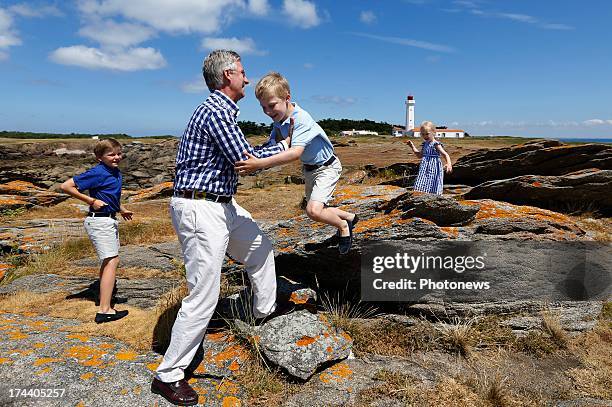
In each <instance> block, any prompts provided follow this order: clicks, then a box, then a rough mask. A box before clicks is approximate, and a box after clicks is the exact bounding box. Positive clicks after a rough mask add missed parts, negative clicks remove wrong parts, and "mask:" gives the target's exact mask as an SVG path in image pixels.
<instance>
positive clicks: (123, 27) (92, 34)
mask: <svg viewBox="0 0 612 407" xmlns="http://www.w3.org/2000/svg"><path fill="white" fill-rule="evenodd" d="M79 34H80V35H82V36H83V37H86V38H89V39H92V40H94V41H97V42H99V43H100V44H103V45H107V46H119V47H130V46H133V45H137V44H140V43H141V42H144V41H146V40H148V39H150V38H151V37H153V36H154V35H155V32H154V31H153V30H152V29H151V28H149V27H144V26H142V25H139V24H131V23H116V22H114V21H111V20H107V21H99V22H96V23H93V24H90V25H86V26H84V27H83V28H81V29H80V30H79Z"/></svg>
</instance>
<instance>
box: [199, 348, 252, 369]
mask: <svg viewBox="0 0 612 407" xmlns="http://www.w3.org/2000/svg"><path fill="white" fill-rule="evenodd" d="M208 355H209V360H211V361H212V362H213V363H215V364H216V365H217V366H218V367H223V366H224V365H225V362H227V361H230V360H231V361H232V362H235V361H236V360H237V359H238V360H245V359H246V358H247V355H248V353H247V351H246V349H245V348H244V347H242V346H241V345H238V344H235V345H231V346H229V347H227V348H226V349H224V350H222V351H221V352H219V353H217V354H215V355H210V353H208ZM230 364H231V363H230ZM230 370H231V369H230Z"/></svg>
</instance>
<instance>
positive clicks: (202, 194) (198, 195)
mask: <svg viewBox="0 0 612 407" xmlns="http://www.w3.org/2000/svg"><path fill="white" fill-rule="evenodd" d="M174 196H178V197H180V198H187V199H205V200H207V201H211V202H221V203H228V202H231V200H232V197H231V196H225V195H217V194H213V193H211V192H206V191H195V190H193V191H177V192H175V193H174Z"/></svg>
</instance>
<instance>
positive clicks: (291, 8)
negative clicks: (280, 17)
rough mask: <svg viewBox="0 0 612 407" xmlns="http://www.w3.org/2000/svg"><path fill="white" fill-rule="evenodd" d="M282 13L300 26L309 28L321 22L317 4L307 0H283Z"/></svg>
mask: <svg viewBox="0 0 612 407" xmlns="http://www.w3.org/2000/svg"><path fill="white" fill-rule="evenodd" d="M283 13H284V14H285V15H286V16H287V17H288V18H289V20H290V21H291V22H292V23H293V24H295V25H297V26H299V27H301V28H311V27H315V26H317V25H319V24H320V23H321V18H320V17H319V16H318V15H317V6H316V5H315V4H314V3H313V2H310V1H307V0H283Z"/></svg>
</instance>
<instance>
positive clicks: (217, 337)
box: [206, 332, 234, 342]
mask: <svg viewBox="0 0 612 407" xmlns="http://www.w3.org/2000/svg"><path fill="white" fill-rule="evenodd" d="M206 340H207V341H211V342H231V341H233V340H234V337H233V336H232V335H228V334H227V333H225V332H212V333H209V334H206Z"/></svg>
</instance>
